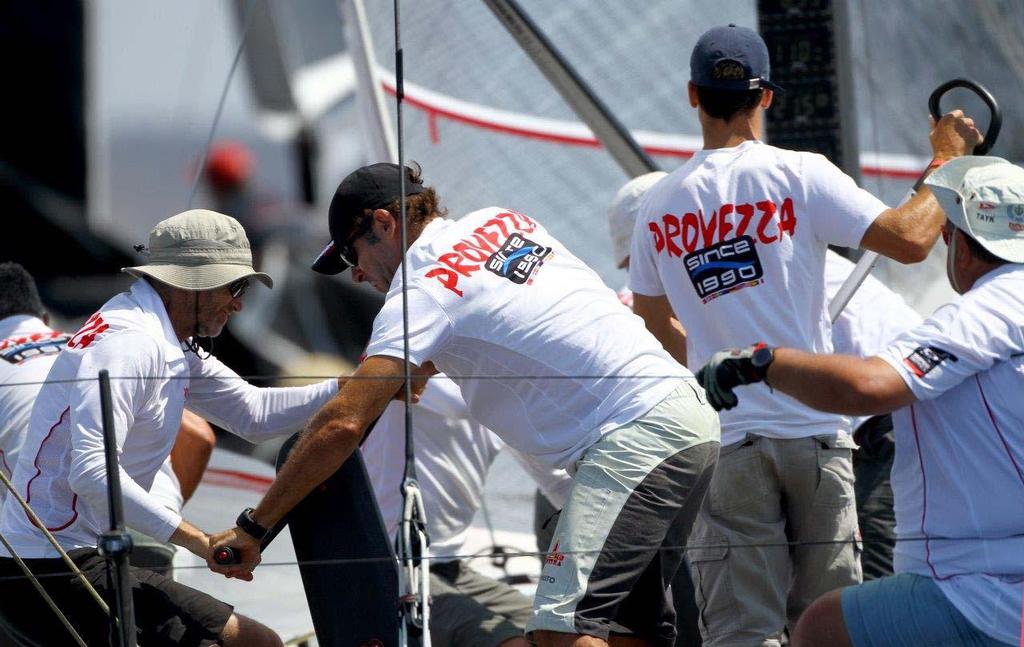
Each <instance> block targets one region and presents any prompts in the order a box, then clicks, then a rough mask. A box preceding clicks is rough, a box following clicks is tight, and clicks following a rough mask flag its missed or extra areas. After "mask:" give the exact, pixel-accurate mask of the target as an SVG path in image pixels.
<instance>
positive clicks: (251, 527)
mask: <svg viewBox="0 0 1024 647" xmlns="http://www.w3.org/2000/svg"><path fill="white" fill-rule="evenodd" d="M252 513H253V509H252V508H246V509H245V510H242V514H240V515H238V518H237V519H235V525H236V526H238V527H239V528H241V529H242V530H244V531H245V533H246V534H247V535H251V536H252V537H253V539H256V540H260V541H262V540H263V538H264V537H266V536H267V533H268V532H270V531H269V530H268V529H266V528H264V527H263V526H261V525H260V524H258V523H256V519H254V518H253V516H252Z"/></svg>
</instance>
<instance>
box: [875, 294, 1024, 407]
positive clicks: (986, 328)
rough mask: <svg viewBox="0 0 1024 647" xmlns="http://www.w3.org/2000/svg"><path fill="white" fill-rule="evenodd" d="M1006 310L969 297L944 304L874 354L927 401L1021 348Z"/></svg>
mask: <svg viewBox="0 0 1024 647" xmlns="http://www.w3.org/2000/svg"><path fill="white" fill-rule="evenodd" d="M1015 331H1019V324H1018V325H1014V323H1013V322H1012V321H1010V319H1009V317H1008V315H1007V314H1006V313H1002V312H1000V311H999V310H998V309H997V308H994V307H992V306H990V305H988V304H986V303H983V302H982V301H980V300H977V299H971V298H970V295H968V297H965V298H962V299H961V300H960V301H959V302H955V303H951V304H949V305H946V306H943V307H942V308H940V309H939V310H937V311H936V312H935V314H933V315H932V316H931V317H930V318H928V319H927V320H925V321H924V323H922V324H921V325H919V326H917V327H915V328H913V329H911V330H909V331H908V332H906V333H905V334H903V335H901V336H900V337H899V338H897V339H896V340H895V341H893V342H892V343H891V344H890V345H889V347H888V348H886V349H885V351H883V352H882V353H881V354H880V355H879V356H880V357H881V359H883V360H885V361H886V362H887V363H888V364H889V365H890V366H892V367H893V368H894V369H896V371H897V372H898V373H899V374H900V376H901V377H902V378H903V381H904V382H906V384H907V386H909V387H910V390H911V391H912V392H913V393H914V396H915V397H916V398H917V399H918V400H928V399H931V398H934V397H936V396H939V395H941V394H942V393H944V392H945V391H947V390H949V389H951V388H953V387H955V386H956V385H958V384H960V383H961V382H962V381H964V380H965V379H966V378H968V377H970V376H972V375H974V374H976V373H981V372H983V371H986V370H988V369H989V368H991V367H992V365H993V364H995V363H996V362H1000V361H1006V360H1008V359H1009V358H1010V357H1012V356H1014V355H1018V354H1020V353H1022V352H1024V348H1022V346H1024V343H1022V340H1021V339H1019V335H1018V334H1017V333H1016V332H1015Z"/></svg>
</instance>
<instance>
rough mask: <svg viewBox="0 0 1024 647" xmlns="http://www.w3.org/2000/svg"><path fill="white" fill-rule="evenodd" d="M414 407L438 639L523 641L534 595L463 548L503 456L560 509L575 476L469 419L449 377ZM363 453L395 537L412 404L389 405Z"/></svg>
mask: <svg viewBox="0 0 1024 647" xmlns="http://www.w3.org/2000/svg"><path fill="white" fill-rule="evenodd" d="M413 406H414V409H413V416H412V420H413V434H414V436H415V438H416V473H417V475H418V476H417V481H418V482H419V484H420V489H421V490H422V492H423V504H424V506H425V508H426V516H427V536H429V537H430V556H431V566H430V569H431V581H430V592H431V610H430V634H431V639H432V641H433V642H434V643H435V644H439V645H453V647H462V646H465V645H490V646H492V647H496V646H497V645H503V644H505V642H506V641H508V640H512V639H513V638H518V639H520V640H522V635H523V630H524V629H525V627H526V622H527V621H528V620H529V618H530V607H531V604H530V600H529V598H527V597H525V596H524V595H523V594H522V593H520V592H519V591H518V590H516V589H515V588H513V587H512V586H510V585H509V584H506V583H504V582H500V581H498V580H495V579H493V578H490V577H487V576H485V575H481V574H480V573H477V572H476V571H474V570H472V569H471V568H469V566H468V565H467V564H466V563H465V550H464V549H463V545H464V544H465V542H466V538H467V535H468V534H469V529H470V524H471V523H472V521H473V518H474V516H475V515H476V513H477V510H479V509H480V505H481V501H482V498H483V491H484V480H485V479H486V477H487V470H488V469H489V468H490V466H491V463H492V462H493V461H494V459H495V457H496V456H497V455H498V452H500V451H502V450H503V449H504V451H508V452H510V453H511V454H512V455H513V457H514V458H515V459H516V461H517V462H518V463H519V464H520V465H521V466H522V467H523V469H524V470H525V471H526V472H527V474H529V475H530V476H531V477H532V478H533V479H534V481H536V482H537V484H538V485H539V486H540V487H541V490H542V491H543V492H544V493H545V496H546V497H547V498H548V499H549V500H550V501H551V502H552V504H553V505H555V506H556V507H558V508H561V507H562V506H563V505H564V504H565V501H566V498H567V497H568V494H569V490H570V489H571V488H572V479H571V478H569V475H568V474H566V473H565V470H552V469H550V468H545V467H543V466H540V465H537V464H536V462H535V461H533V460H531V459H530V457H528V456H525V455H523V454H521V453H519V452H517V451H515V450H513V449H511V448H508V447H505V444H504V443H503V442H502V441H501V439H499V438H498V437H497V436H496V435H494V433H493V432H491V430H489V429H487V428H486V427H484V426H483V425H481V424H480V423H478V422H476V421H475V420H473V419H472V418H471V417H470V416H469V411H468V409H467V408H466V402H465V400H463V399H462V395H461V394H460V393H459V389H458V387H457V386H455V383H454V382H452V381H451V380H449V379H448V378H447V377H445V376H444V375H443V374H442V375H437V376H434V377H433V378H431V379H430V381H429V382H428V383H427V386H426V388H425V389H424V390H423V392H422V394H421V395H420V400H419V402H418V403H417V404H416V405H413ZM360 449H361V451H362V454H363V461H364V463H365V464H366V472H367V474H368V475H369V477H370V482H371V483H372V484H373V491H374V495H375V497H376V499H377V507H378V508H379V509H380V513H381V517H382V518H383V519H384V525H385V527H386V528H387V533H388V536H389V537H392V538H393V537H395V535H396V533H397V530H398V525H399V521H400V517H401V511H402V488H401V483H402V476H403V473H404V466H405V405H404V404H402V403H400V402H394V403H392V404H390V405H388V407H387V408H386V409H385V410H384V413H382V414H381V416H380V418H379V419H378V420H377V422H376V423H375V424H374V425H373V429H372V431H371V432H370V433H369V434H368V435H367V437H366V439H365V440H364V441H363V444H362V446H361V448H360ZM509 644H511V643H509ZM523 644H524V645H525V642H524V643H523Z"/></svg>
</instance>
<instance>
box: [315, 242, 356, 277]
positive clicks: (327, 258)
mask: <svg viewBox="0 0 1024 647" xmlns="http://www.w3.org/2000/svg"><path fill="white" fill-rule="evenodd" d="M312 269H313V271H314V272H319V273H320V274H326V275H328V276H333V275H335V274H341V273H342V272H344V271H345V270H347V269H348V263H346V262H345V261H343V260H341V255H339V254H338V246H337V245H335V244H334V241H333V240H332V241H331V242H330V243H328V244H327V247H324V249H323V251H322V252H320V254H319V255H318V256H317V257H316V260H314V261H313V265H312Z"/></svg>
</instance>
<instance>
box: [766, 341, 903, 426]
mask: <svg viewBox="0 0 1024 647" xmlns="http://www.w3.org/2000/svg"><path fill="white" fill-rule="evenodd" d="M766 381H767V382H768V384H770V385H771V387H772V388H773V389H776V390H778V391H782V392H783V393H785V394H787V395H790V396H792V397H794V398H796V399H797V400H799V401H800V402H803V403H804V404H806V405H807V406H809V407H811V408H813V409H818V410H820V411H831V412H833V413H843V414H849V415H876V414H882V413H889V412H890V411H893V410H895V409H899V408H901V407H905V406H907V405H909V404H913V403H914V402H915V401H916V398H915V397H914V394H913V392H912V391H911V390H910V387H908V386H907V384H906V382H904V381H903V378H902V377H900V374H899V373H898V372H896V369H894V368H893V367H892V366H889V364H887V363H886V362H884V361H883V360H881V359H879V358H877V357H868V358H860V357H854V356H852V355H815V354H812V353H805V352H803V351H798V350H794V349H792V348H777V349H775V360H774V361H773V362H772V363H771V365H770V366H769V367H768V376H767V380H766Z"/></svg>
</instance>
